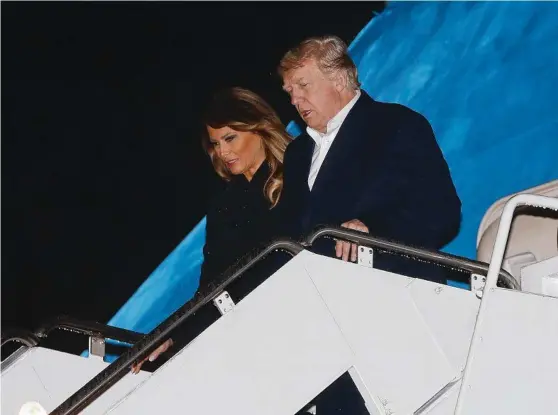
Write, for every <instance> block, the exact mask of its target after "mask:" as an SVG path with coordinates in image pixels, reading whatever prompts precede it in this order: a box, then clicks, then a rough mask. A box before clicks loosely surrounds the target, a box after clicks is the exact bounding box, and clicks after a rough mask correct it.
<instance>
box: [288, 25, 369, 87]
mask: <svg viewBox="0 0 558 415" xmlns="http://www.w3.org/2000/svg"><path fill="white" fill-rule="evenodd" d="M310 59H314V60H315V61H316V64H317V65H318V68H320V70H321V71H322V72H323V73H324V74H327V75H331V74H333V73H335V72H337V71H342V72H343V73H344V74H345V77H346V81H347V86H348V87H349V88H352V89H358V88H360V82H359V81H358V72H357V68H356V65H355V63H354V62H353V60H352V59H351V57H350V56H349V53H348V51H347V45H346V43H345V42H343V41H342V40H341V39H340V38H339V37H337V36H331V35H329V36H317V37H311V38H308V39H306V40H304V41H302V42H301V43H300V44H299V45H298V46H296V47H294V48H292V49H291V50H289V51H288V52H287V53H285V55H284V56H283V58H282V59H281V62H279V67H278V68H277V72H278V73H279V76H281V77H284V75H285V74H286V73H287V72H289V71H290V70H292V69H296V68H300V67H302V66H303V65H304V64H305V63H306V62H307V61H308V60H310Z"/></svg>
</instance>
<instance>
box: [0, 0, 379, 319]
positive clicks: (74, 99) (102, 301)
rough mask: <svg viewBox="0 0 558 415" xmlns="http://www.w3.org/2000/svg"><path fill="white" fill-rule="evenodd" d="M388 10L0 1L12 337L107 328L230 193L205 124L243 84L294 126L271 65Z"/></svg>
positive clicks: (5, 300)
mask: <svg viewBox="0 0 558 415" xmlns="http://www.w3.org/2000/svg"><path fill="white" fill-rule="evenodd" d="M382 8H383V3H372V2H355V3H351V2H343V3H340V2H339V3H337V2H308V3H304V2H280V3H255V2H250V3H236V2H234V3H233V2H225V3H221V2H204V3H192V2H185V3H178V2H170V3H163V2H152V3H151V2H142V3H131V2H125V3H108V2H98V3H85V2H80V3H69V2H59V3H47V2H37V3H31V2H18V3H16V2H8V3H7V2H2V5H1V15H2V33H1V34H2V328H3V329H4V328H7V327H21V328H29V329H32V328H35V327H37V326H38V325H39V324H41V323H43V322H45V321H46V320H47V319H49V318H51V317H54V316H57V315H59V314H63V313H64V314H69V315H72V316H74V317H77V318H82V319H88V320H97V321H101V322H105V321H107V320H108V319H110V317H112V315H113V314H114V313H115V312H116V311H117V310H118V309H119V308H120V306H122V305H123V304H124V302H125V301H126V300H127V299H128V298H129V297H130V296H131V295H132V294H133V293H134V291H135V290H136V289H137V288H138V287H139V285H140V284H141V283H142V282H143V281H144V280H145V278H146V277H147V276H148V275H149V274H150V273H151V272H152V271H153V270H154V269H155V268H156V267H157V266H158V265H159V264H160V263H161V261H162V260H163V259H164V258H165V257H166V256H167V255H168V254H169V253H170V252H171V251H172V250H173V249H174V247H175V246H176V245H177V244H178V243H179V242H180V241H181V240H182V239H183V238H184V237H185V236H186V235H187V234H188V232H190V230H191V229H192V228H193V226H194V225H195V224H196V223H197V222H198V221H199V220H200V219H201V218H202V217H203V215H204V214H205V212H206V210H207V205H208V203H209V201H210V200H211V198H212V195H214V194H215V192H217V191H219V189H220V187H221V186H222V185H221V183H220V181H219V180H218V178H217V176H216V175H215V174H214V173H213V170H212V168H211V165H210V163H209V161H208V159H207V157H206V156H205V155H204V153H203V152H202V149H201V145H200V140H199V134H198V131H199V125H198V119H199V115H200V110H201V109H202V107H203V103H204V100H205V99H207V96H208V95H209V94H210V93H211V92H212V91H213V90H215V89H216V88H220V87H223V86H233V85H239V86H244V87H247V88H251V89H253V90H255V91H256V92H258V93H260V94H261V95H262V96H263V97H264V98H265V99H267V100H268V101H269V102H270V103H271V104H272V105H273V106H274V107H275V108H276V109H277V110H278V112H279V114H280V116H281V119H282V120H283V121H284V122H285V124H286V123H288V122H289V121H290V120H291V119H298V118H297V116H296V113H295V111H294V109H293V108H292V107H291V106H290V104H289V101H288V97H287V95H285V94H284V93H283V92H282V91H281V88H280V80H279V79H278V77H277V76H276V75H275V68H276V65H277V63H278V62H279V59H280V57H281V56H282V54H283V53H284V52H285V51H286V50H287V49H288V48H289V47H291V46H294V45H295V44H296V43H297V42H299V41H301V40H302V39H304V38H305V37H307V36H311V35H319V34H336V35H338V36H340V37H341V38H343V39H344V40H345V41H346V42H347V43H350V42H351V41H352V40H353V39H354V37H355V36H356V35H357V34H358V32H359V31H360V30H361V29H362V28H363V27H364V26H365V25H366V23H368V22H369V21H370V19H371V18H372V17H373V16H374V13H375V12H378V11H380V10H381V9H382Z"/></svg>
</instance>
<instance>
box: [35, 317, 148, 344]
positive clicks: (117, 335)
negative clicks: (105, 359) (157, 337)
mask: <svg viewBox="0 0 558 415" xmlns="http://www.w3.org/2000/svg"><path fill="white" fill-rule="evenodd" d="M53 330H64V331H70V332H73V333H78V334H85V335H87V336H94V337H102V338H104V339H112V340H117V341H119V342H122V343H127V344H134V343H137V342H138V341H140V340H141V339H143V337H144V336H145V335H144V334H142V333H138V332H136V331H132V330H126V329H121V328H119V327H114V326H109V325H107V324H102V323H97V322H95V321H80V320H77V319H75V318H72V317H68V316H59V317H56V318H55V319H54V320H52V321H50V322H48V323H47V324H43V325H42V326H41V327H40V328H39V329H37V330H35V335H36V336H37V337H39V338H46V337H48V335H49V334H50V332H52V331H53Z"/></svg>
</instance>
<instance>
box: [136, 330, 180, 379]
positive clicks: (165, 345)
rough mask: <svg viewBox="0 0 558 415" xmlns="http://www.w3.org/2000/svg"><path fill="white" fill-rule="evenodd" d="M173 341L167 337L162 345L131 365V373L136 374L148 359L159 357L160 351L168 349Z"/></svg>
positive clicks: (151, 360)
mask: <svg viewBox="0 0 558 415" xmlns="http://www.w3.org/2000/svg"><path fill="white" fill-rule="evenodd" d="M173 344H174V343H173V341H172V339H168V340H167V341H166V342H164V343H163V344H162V345H160V346H159V347H157V348H156V349H155V350H153V351H152V352H151V354H150V355H149V356H146V357H145V358H144V359H143V360H142V361H141V362H139V363H137V364H135V365H133V366H132V373H133V374H137V373H139V371H140V370H141V367H142V366H143V364H144V363H145V362H146V361H147V360H148V359H149V361H150V362H153V361H154V360H155V359H157V358H158V357H159V355H161V353H165V352H166V351H167V350H169V349H170V348H171V347H172V345H173Z"/></svg>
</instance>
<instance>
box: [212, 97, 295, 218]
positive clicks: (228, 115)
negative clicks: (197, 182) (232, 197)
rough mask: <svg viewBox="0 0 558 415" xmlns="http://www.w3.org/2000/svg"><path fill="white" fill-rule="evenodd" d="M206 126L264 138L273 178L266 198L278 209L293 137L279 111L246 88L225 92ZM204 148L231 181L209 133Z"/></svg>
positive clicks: (266, 188)
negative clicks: (286, 155) (285, 155)
mask: <svg viewBox="0 0 558 415" xmlns="http://www.w3.org/2000/svg"><path fill="white" fill-rule="evenodd" d="M203 122H204V125H205V126H209V127H211V128H215V129H218V128H223V127H229V128H231V129H233V130H235V131H243V132H251V133H254V134H257V135H259V136H260V137H261V138H262V143H263V146H264V151H265V161H264V163H265V162H267V164H268V165H269V176H268V178H267V180H266V182H265V185H264V189H263V192H264V195H265V197H266V199H267V200H268V201H269V202H270V204H271V207H270V208H274V207H275V206H276V205H277V202H278V201H279V198H280V197H281V192H282V190H283V155H284V154H285V150H286V148H287V145H288V144H289V142H290V141H291V140H292V137H291V136H290V135H289V134H288V133H287V130H286V129H285V126H284V125H283V123H282V122H281V120H280V119H279V116H278V115H277V113H276V112H275V110H274V109H273V108H272V107H271V106H270V105H269V104H268V103H267V102H266V101H265V100H264V99H263V98H262V97H260V96H259V95H258V94H256V93H255V92H252V91H250V90H247V89H244V88H239V87H235V88H228V89H224V90H222V91H220V92H218V93H217V94H215V95H214V96H213V99H212V100H211V103H210V105H209V107H208V109H207V110H206V112H205V116H204V118H203ZM202 144H203V147H204V149H205V151H206V153H207V154H208V155H209V158H210V159H211V163H212V164H213V168H214V169H215V171H216V172H217V174H218V175H219V176H221V177H222V178H223V179H225V180H227V181H229V180H231V177H232V175H231V173H230V172H229V171H228V169H227V168H226V167H225V165H224V163H223V161H222V160H221V159H220V158H219V157H216V156H215V149H214V148H213V145H212V144H211V142H210V139H209V135H208V133H207V131H206V129H205V131H204V134H203V139H202Z"/></svg>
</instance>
